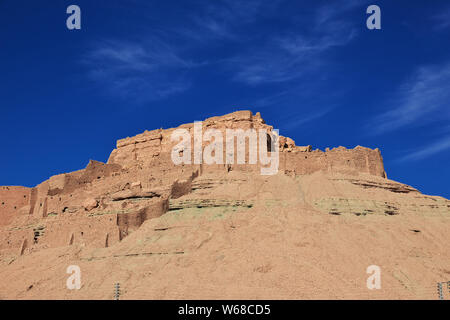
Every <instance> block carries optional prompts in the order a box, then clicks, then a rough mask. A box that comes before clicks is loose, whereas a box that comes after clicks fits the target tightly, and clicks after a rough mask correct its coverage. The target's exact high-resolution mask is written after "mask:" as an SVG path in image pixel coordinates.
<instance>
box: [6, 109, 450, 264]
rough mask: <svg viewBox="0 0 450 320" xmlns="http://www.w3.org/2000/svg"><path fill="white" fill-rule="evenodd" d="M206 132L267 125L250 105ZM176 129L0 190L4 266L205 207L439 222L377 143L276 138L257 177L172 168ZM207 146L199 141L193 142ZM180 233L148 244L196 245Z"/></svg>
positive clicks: (223, 211) (91, 244)
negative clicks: (396, 177) (268, 164)
mask: <svg viewBox="0 0 450 320" xmlns="http://www.w3.org/2000/svg"><path fill="white" fill-rule="evenodd" d="M210 128H214V129H218V130H219V131H220V132H222V133H223V134H224V135H225V134H226V130H227V129H244V130H245V129H264V130H266V131H267V132H272V130H273V127H272V126H269V125H267V124H266V123H265V122H264V120H263V119H262V118H261V116H260V115H259V113H257V114H256V115H253V114H252V113H251V112H250V111H238V112H234V113H231V114H228V115H224V116H220V117H213V118H209V119H206V120H204V121H203V123H202V129H203V132H202V133H204V132H205V130H207V129H210ZM176 129H186V130H187V132H189V134H190V136H191V137H192V141H191V142H192V143H193V142H194V141H193V137H194V132H193V131H194V124H193V123H191V124H184V125H181V126H180V127H178V128H171V129H165V130H163V129H158V130H153V131H146V132H144V133H142V134H139V135H137V136H135V137H131V138H125V139H122V140H119V141H117V148H116V149H114V150H113V151H112V153H111V155H110V157H109V159H108V161H107V163H101V162H98V161H90V162H89V164H88V165H87V167H86V168H85V169H82V170H79V171H75V172H71V173H65V174H60V175H57V176H53V177H51V178H50V179H49V180H47V181H44V182H43V183H41V184H39V185H38V186H36V187H34V188H25V187H0V203H1V207H0V228H1V230H0V231H1V232H0V254H1V257H2V261H3V262H5V263H12V262H13V261H15V260H16V259H18V258H19V257H24V256H27V255H33V254H38V253H39V252H45V250H47V249H50V248H67V250H69V248H73V247H80V246H81V247H83V248H93V249H94V248H97V249H98V248H111V250H113V251H114V250H119V251H120V250H121V249H120V248H121V243H122V242H123V241H124V240H125V239H127V238H128V237H129V235H130V234H134V235H133V239H134V240H129V241H137V242H136V243H141V241H144V240H143V239H148V236H151V237H156V235H155V234H154V232H160V231H164V230H167V228H169V229H170V228H171V226H170V225H168V226H162V227H161V228H160V229H161V230H159V231H158V230H157V231H154V230H153V231H151V232H150V231H148V228H147V229H145V228H144V229H143V228H142V225H143V224H145V223H148V222H149V221H150V220H154V221H164V220H161V219H163V217H172V218H170V219H175V217H176V219H181V220H183V219H188V220H189V219H191V218H190V217H193V216H195V212H197V210H200V211H202V212H203V211H205V212H208V213H209V212H211V214H212V216H211V219H213V220H214V219H216V218H217V219H222V218H223V217H227V216H229V215H230V214H234V213H235V212H236V213H240V212H247V211H249V212H253V213H254V214H257V213H258V212H266V213H267V212H277V211H280V212H285V211H286V210H287V209H286V208H290V209H289V210H293V211H292V212H308V213H314V214H315V215H316V217H319V218H320V217H324V219H328V218H326V217H336V219H344V218H345V217H357V218H362V217H368V216H374V217H375V216H379V217H382V218H383V219H389V218H390V219H392V216H398V217H406V218H407V217H409V218H411V217H415V216H423V217H446V218H448V216H449V213H450V209H449V208H450V201H448V200H446V199H444V198H441V197H431V196H425V195H422V194H421V193H420V192H419V191H418V190H416V189H414V188H412V187H410V186H407V185H404V184H401V183H398V182H395V181H391V180H388V179H387V177H386V173H385V171H384V166H383V159H382V157H381V153H380V151H379V150H378V149H375V150H371V149H368V148H364V147H360V146H357V147H355V148H354V149H346V148H344V147H338V148H334V149H331V150H329V149H327V150H326V151H321V150H313V148H312V147H311V146H296V145H295V143H294V141H293V140H292V139H290V138H287V137H283V136H280V137H279V140H278V146H277V148H278V150H277V151H278V156H279V167H278V173H277V174H275V175H271V176H263V175H261V173H260V167H261V165H260V164H248V162H246V164H236V161H235V162H234V163H233V164H231V163H225V164H212V165H207V164H205V163H202V164H180V165H175V164H174V163H173V161H172V158H171V152H172V150H173V148H174V146H175V144H176V143H177V141H172V139H171V137H172V133H173V132H174V131H175V130H176ZM207 146H208V142H206V141H205V142H204V143H203V146H202V147H203V149H204V148H205V147H207ZM249 148H250V147H249ZM246 150H247V151H248V150H249V149H246ZM274 151H275V150H272V152H274ZM224 156H225V153H224ZM248 159H249V157H248V154H247V155H246V160H247V161H248ZM339 216H341V217H339ZM167 219H169V218H167ZM174 221H175V220H174ZM189 221H190V220H189ZM155 223H157V222H155ZM186 223H187V224H189V223H188V222H187V220H186ZM156 229H158V228H156ZM156 229H155V230H156ZM145 230H147V231H145ZM148 232H150V233H151V235H149V234H148ZM171 232H172V231H171ZM180 236H181V234H180ZM178 238H179V237H178ZM178 238H177V239H178ZM188 238H189V237H188ZM188 238H186V239H184V240H183V241H182V242H180V243H179V245H175V242H173V243H172V242H171V241H168V242H162V243H160V244H158V240H155V241H156V242H155V243H153V242H152V243H153V244H152V245H155V244H157V247H158V248H159V249H158V250H159V251H160V252H163V253H164V252H166V253H169V252H172V251H173V252H185V251H186V252H189V250H196V249H195V245H194V244H193V243H189V239H188ZM152 239H159V238H158V237H156V238H152ZM129 241H128V242H126V243H128V247H127V249H126V251H127V252H128V251H133V252H134V251H136V252H138V254H141V253H142V254H144V253H145V252H144V251H145V250H144V249H145V248H141V249H139V247H134V246H132V245H130V242H129ZM145 241H146V240H145ZM145 241H144V242H145ZM195 241H197V240H195ZM133 243H134V242H133ZM124 245H125V244H124ZM174 245H175V247H173V248H172V246H174ZM114 248H116V249H114ZM147 249H148V248H147ZM42 250H44V251H42ZM141 251H142V252H141ZM108 252H109V251H108ZM111 252H112V251H111ZM139 252H141V253H139ZM111 254H113V253H111ZM116 254H117V253H116ZM94 255H95V254H94ZM92 257H93V256H92Z"/></svg>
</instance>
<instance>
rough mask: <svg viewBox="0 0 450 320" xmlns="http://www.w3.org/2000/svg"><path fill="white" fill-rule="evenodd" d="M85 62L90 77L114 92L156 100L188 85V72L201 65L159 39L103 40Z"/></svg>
mask: <svg viewBox="0 0 450 320" xmlns="http://www.w3.org/2000/svg"><path fill="white" fill-rule="evenodd" d="M82 62H83V63H84V65H85V66H86V67H87V68H88V75H89V77H90V78H91V79H92V80H93V81H95V82H96V83H98V84H99V85H100V86H101V87H102V88H104V89H105V90H107V91H108V92H111V93H113V94H114V95H119V96H122V97H123V98H127V99H133V100H134V101H137V102H146V101H150V100H157V99H161V98H164V97H167V96H169V95H172V94H175V93H178V92H182V91H184V90H186V89H187V88H189V85H190V83H189V81H188V80H187V78H186V77H185V74H184V73H185V72H187V71H188V70H189V69H191V68H193V67H196V66H198V64H196V63H194V62H192V61H189V60H185V59H183V58H181V57H180V55H179V54H178V53H177V50H176V49H174V48H172V47H170V46H169V45H167V44H166V43H164V42H162V41H161V40H158V39H156V38H153V39H150V40H146V41H142V42H128V41H113V40H110V41H102V42H100V43H97V44H96V45H95V47H94V48H93V49H92V50H91V51H89V52H88V53H87V54H86V55H85V56H84V58H83V60H82Z"/></svg>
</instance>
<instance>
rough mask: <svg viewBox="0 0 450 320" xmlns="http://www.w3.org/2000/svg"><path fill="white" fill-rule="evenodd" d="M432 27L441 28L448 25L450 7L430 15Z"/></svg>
mask: <svg viewBox="0 0 450 320" xmlns="http://www.w3.org/2000/svg"><path fill="white" fill-rule="evenodd" d="M432 22H433V23H434V28H435V29H437V30H443V29H447V28H449V27H450V7H447V8H446V9H445V10H442V11H441V12H440V13H439V14H436V15H435V16H433V17H432Z"/></svg>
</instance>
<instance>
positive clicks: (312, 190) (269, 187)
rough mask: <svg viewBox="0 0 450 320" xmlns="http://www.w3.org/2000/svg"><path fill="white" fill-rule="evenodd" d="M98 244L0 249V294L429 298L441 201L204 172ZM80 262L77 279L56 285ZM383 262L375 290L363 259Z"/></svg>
mask: <svg viewBox="0 0 450 320" xmlns="http://www.w3.org/2000/svg"><path fill="white" fill-rule="evenodd" d="M193 189H194V190H193V192H191V193H189V194H187V195H184V196H182V197H180V198H178V199H172V200H171V204H170V208H171V210H169V211H168V212H167V213H165V214H164V215H162V216H161V217H159V218H155V219H151V220H147V221H145V222H144V223H143V224H142V225H141V226H140V227H139V229H137V230H136V231H134V232H132V233H131V234H129V235H128V236H127V237H126V238H125V239H123V240H122V241H121V242H118V243H116V244H115V245H113V246H111V247H108V248H97V249H96V248H91V247H87V246H82V245H78V244H77V245H72V246H66V247H59V248H48V249H45V248H41V249H36V250H35V251H31V252H29V253H26V254H24V255H22V256H11V255H2V256H1V262H0V263H1V267H0V280H1V281H0V298H6V299H17V298H20V299H25V298H31V299H49V298H50V299H112V297H113V285H114V283H116V282H119V283H120V286H121V289H122V294H121V298H123V299H343V298H346V299H436V298H437V294H436V283H437V282H438V281H448V280H450V248H449V243H450V241H449V240H450V201H448V200H446V199H443V198H440V197H430V196H424V195H422V194H421V193H420V192H418V191H417V190H415V189H413V188H411V187H408V186H405V185H402V184H399V183H396V182H393V181H390V180H387V179H383V178H378V177H374V176H369V175H364V174H360V175H357V176H355V175H351V176H345V175H342V174H341V175H326V174H324V173H320V172H318V173H315V174H312V175H304V176H297V177H289V176H287V175H284V174H279V175H276V176H272V177H263V176H259V175H251V174H249V173H245V172H231V173H229V174H223V175H222V176H217V175H208V174H205V175H202V176H200V177H198V178H196V179H194V181H193ZM69 265H78V266H80V268H81V271H82V288H81V289H80V290H68V289H67V288H66V279H67V278H68V277H69V275H68V274H66V268H67V266H69ZM369 265H378V266H379V267H380V268H381V281H382V289H381V290H368V289H367V287H366V279H367V278H368V277H369V275H368V274H366V269H367V267H368V266H369Z"/></svg>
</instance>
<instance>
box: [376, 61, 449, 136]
mask: <svg viewBox="0 0 450 320" xmlns="http://www.w3.org/2000/svg"><path fill="white" fill-rule="evenodd" d="M449 88H450V64H445V65H438V66H427V67H420V68H419V69H418V70H417V71H416V72H415V73H414V75H413V76H412V77H411V78H409V79H408V80H406V81H405V83H404V84H403V85H402V86H401V88H400V89H399V91H398V93H397V97H396V98H395V99H394V102H393V104H394V107H392V109H390V110H388V111H386V112H384V113H383V114H381V115H379V116H377V117H375V118H374V119H372V121H370V123H369V125H368V126H367V127H368V128H370V130H371V132H372V133H373V134H380V133H384V132H388V131H392V130H395V129H399V128H402V127H405V126H409V125H417V124H421V125H423V124H425V123H429V122H433V121H441V120H444V119H447V118H449V117H450V90H449Z"/></svg>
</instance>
